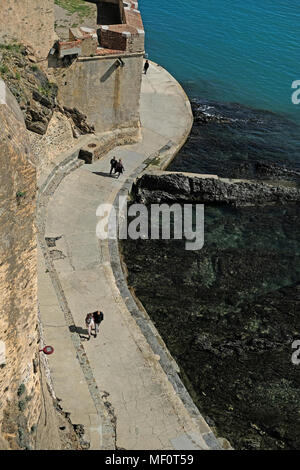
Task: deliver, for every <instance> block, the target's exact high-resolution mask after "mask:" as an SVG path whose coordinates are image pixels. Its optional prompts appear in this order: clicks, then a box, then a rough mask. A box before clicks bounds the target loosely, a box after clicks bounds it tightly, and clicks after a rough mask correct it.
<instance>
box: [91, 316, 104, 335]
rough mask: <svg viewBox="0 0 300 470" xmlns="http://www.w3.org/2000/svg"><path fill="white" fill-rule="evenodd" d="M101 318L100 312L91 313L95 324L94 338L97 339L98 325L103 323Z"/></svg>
mask: <svg viewBox="0 0 300 470" xmlns="http://www.w3.org/2000/svg"><path fill="white" fill-rule="evenodd" d="M103 318H104V315H103V312H100V310H97V311H96V312H93V319H94V324H95V338H97V333H99V328H100V323H101V322H102V321H103Z"/></svg>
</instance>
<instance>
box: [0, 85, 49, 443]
mask: <svg viewBox="0 0 300 470" xmlns="http://www.w3.org/2000/svg"><path fill="white" fill-rule="evenodd" d="M0 168H1V172H0V346H1V350H2V355H1V365H0V397H1V402H0V423H1V428H0V435H2V436H1V438H2V445H3V446H4V444H3V439H4V441H6V442H7V445H8V446H9V447H10V448H31V447H32V442H31V441H32V438H31V435H30V430H32V431H33V430H34V427H35V425H36V423H37V421H38V417H39V413H40V407H41V400H40V378H39V356H38V355H39V352H38V344H37V341H38V331H37V274H36V237H35V227H34V219H35V198H36V174H35V168H34V166H33V165H32V164H31V163H30V151H29V141H28V136H27V131H26V127H25V124H24V119H23V115H22V113H21V111H20V109H19V107H18V105H17V102H16V101H15V98H14V97H13V96H12V94H11V93H10V92H9V90H8V88H7V87H6V85H5V83H4V82H3V81H2V80H0ZM0 446H1V442H0Z"/></svg>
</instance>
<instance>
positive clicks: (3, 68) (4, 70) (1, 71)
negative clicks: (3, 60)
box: [0, 65, 9, 75]
mask: <svg viewBox="0 0 300 470" xmlns="http://www.w3.org/2000/svg"><path fill="white" fill-rule="evenodd" d="M8 72H9V68H8V67H7V65H0V75H6V74H7V73H8Z"/></svg>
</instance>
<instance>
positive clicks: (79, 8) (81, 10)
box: [55, 0, 93, 18]
mask: <svg viewBox="0 0 300 470" xmlns="http://www.w3.org/2000/svg"><path fill="white" fill-rule="evenodd" d="M55 4H56V5H58V6H60V7H62V8H64V9H65V10H67V11H68V12H69V13H71V14H73V13H77V14H78V16H79V17H80V18H84V17H86V16H90V15H91V14H93V11H92V9H91V7H90V6H88V5H87V4H86V2H85V1H83V0H55Z"/></svg>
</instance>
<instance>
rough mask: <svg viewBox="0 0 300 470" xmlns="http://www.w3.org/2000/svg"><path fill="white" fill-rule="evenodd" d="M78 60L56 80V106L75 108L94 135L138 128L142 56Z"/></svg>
mask: <svg viewBox="0 0 300 470" xmlns="http://www.w3.org/2000/svg"><path fill="white" fill-rule="evenodd" d="M121 58H122V61H123V63H124V66H123V67H121V66H119V65H118V62H117V60H118V57H112V58H106V57H101V58H82V59H78V61H77V62H75V63H73V64H72V65H71V66H70V67H69V68H68V69H66V70H65V72H64V73H63V74H62V73H61V74H60V76H59V78H58V79H57V80H58V85H59V93H58V99H59V101H60V103H62V104H64V105H65V106H68V107H70V108H72V107H77V108H78V109H80V111H81V112H83V113H84V114H86V115H87V120H88V122H89V123H90V124H92V125H94V126H95V129H96V131H98V132H107V131H112V130H114V129H118V128H136V129H137V130H138V128H139V125H140V116H139V105H140V91H141V83H142V68H143V57H142V55H134V56H125V57H124V56H122V57H121Z"/></svg>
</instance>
